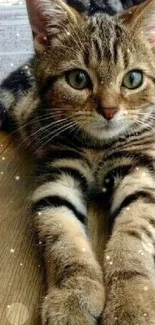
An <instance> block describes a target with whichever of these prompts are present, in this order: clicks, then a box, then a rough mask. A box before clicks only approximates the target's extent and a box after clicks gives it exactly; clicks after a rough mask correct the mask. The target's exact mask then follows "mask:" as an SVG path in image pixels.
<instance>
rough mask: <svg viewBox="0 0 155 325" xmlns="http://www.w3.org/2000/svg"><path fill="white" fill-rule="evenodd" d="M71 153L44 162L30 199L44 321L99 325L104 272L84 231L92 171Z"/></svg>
mask: <svg viewBox="0 0 155 325" xmlns="http://www.w3.org/2000/svg"><path fill="white" fill-rule="evenodd" d="M57 154H58V153H56V154H55V156H56V155H57ZM65 154H66V155H67V156H66V159H65ZM73 154H74V155H75V153H72V152H69V151H67V152H64V158H63V159H58V160H55V161H54V162H53V163H51V162H48V163H45V165H44V167H42V170H43V171H45V174H44V175H42V176H43V178H44V183H43V184H42V185H41V186H40V187H39V188H38V189H37V190H36V191H35V193H34V196H33V207H34V214H35V224H36V227H37V230H38V231H39V235H40V238H41V240H42V241H43V242H44V245H45V250H44V258H45V263H46V270H47V295H46V297H45V299H44V303H43V307H42V319H43V324H46V322H47V324H48V325H60V324H61V325H68V324H70V325H84V324H85V325H94V324H97V320H98V318H99V317H100V314H101V312H102V310H103V305H104V292H103V284H102V278H103V276H102V272H101V269H100V266H99V265H98V263H97V261H96V260H95V257H94V255H93V252H92V250H91V247H90V244H89V241H88V238H87V234H86V230H85V226H84V220H85V219H86V218H87V209H86V204H87V202H86V197H87V188H88V187H89V182H90V181H91V170H90V169H89V167H88V166H87V164H86V163H84V162H82V160H81V159H80V156H79V158H78V157H77V159H73V158H72V157H73ZM69 157H70V158H69ZM55 158H56V157H55ZM46 173H47V175H46ZM49 174H50V175H51V176H50V180H49ZM45 179H46V181H45Z"/></svg>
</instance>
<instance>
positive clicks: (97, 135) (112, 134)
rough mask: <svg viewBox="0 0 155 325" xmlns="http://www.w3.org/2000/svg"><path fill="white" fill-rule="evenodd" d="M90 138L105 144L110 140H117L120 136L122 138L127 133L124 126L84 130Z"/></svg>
mask: <svg viewBox="0 0 155 325" xmlns="http://www.w3.org/2000/svg"><path fill="white" fill-rule="evenodd" d="M85 131H86V132H87V134H88V135H90V136H91V138H94V139H96V140H99V141H103V142H105V141H106V142H107V141H110V140H112V139H117V138H119V137H120V136H124V137H125V135H126V133H127V128H126V127H125V126H124V125H121V126H119V127H118V126H115V127H114V126H110V125H109V126H108V125H106V126H102V127H89V128H87V130H85Z"/></svg>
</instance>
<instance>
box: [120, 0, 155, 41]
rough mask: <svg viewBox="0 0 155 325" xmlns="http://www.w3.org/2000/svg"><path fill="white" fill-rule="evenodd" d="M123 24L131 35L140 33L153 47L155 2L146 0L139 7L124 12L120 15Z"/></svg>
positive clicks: (154, 37)
mask: <svg viewBox="0 0 155 325" xmlns="http://www.w3.org/2000/svg"><path fill="white" fill-rule="evenodd" d="M121 19H122V20H123V23H124V24H125V25H127V26H128V28H130V30H131V33H132V34H133V35H134V34H135V33H142V34H144V36H145V37H146V38H147V39H148V41H149V42H150V44H151V45H152V46H153V47H155V0H147V1H145V2H144V3H142V4H141V5H138V6H135V7H133V8H130V9H129V10H126V11H125V13H123V14H122V15H121Z"/></svg>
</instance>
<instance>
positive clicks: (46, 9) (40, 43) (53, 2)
mask: <svg viewBox="0 0 155 325" xmlns="http://www.w3.org/2000/svg"><path fill="white" fill-rule="evenodd" d="M26 4H27V10H28V15H29V21H30V24H31V28H32V32H33V38H34V47H35V50H36V52H37V53H40V54H41V53H43V52H45V51H46V48H47V46H49V44H51V43H52V42H53V43H54V41H57V42H58V41H62V39H63V36H64V34H65V33H66V34H67V33H68V34H69V33H71V31H70V29H71V28H75V25H78V20H79V15H78V13H77V12H76V11H75V10H74V9H72V8H71V7H69V6H68V5H67V4H66V3H65V2H64V1H62V0H26Z"/></svg>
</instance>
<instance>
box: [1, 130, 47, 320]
mask: <svg viewBox="0 0 155 325" xmlns="http://www.w3.org/2000/svg"><path fill="white" fill-rule="evenodd" d="M31 171H32V163H31V161H30V160H29V159H28V157H27V156H26V155H25V154H24V152H23V150H22V149H21V148H20V146H19V144H15V143H14V142H13V140H12V138H11V137H9V136H8V135H7V134H5V133H0V261H1V264H0V324H3V325H10V324H12V325H22V324H25V325H39V324H40V321H39V319H38V314H39V307H40V300H39V297H42V293H43V285H42V283H43V281H42V273H43V272H42V266H41V262H40V260H39V255H38V254H37V247H36V246H37V244H38V243H36V241H35V235H34V233H33V227H32V219H31V213H30V207H29V204H28V196H29V195H30V193H31V191H32V184H33V183H34V182H33V180H32V179H33V177H32V172H31Z"/></svg>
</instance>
